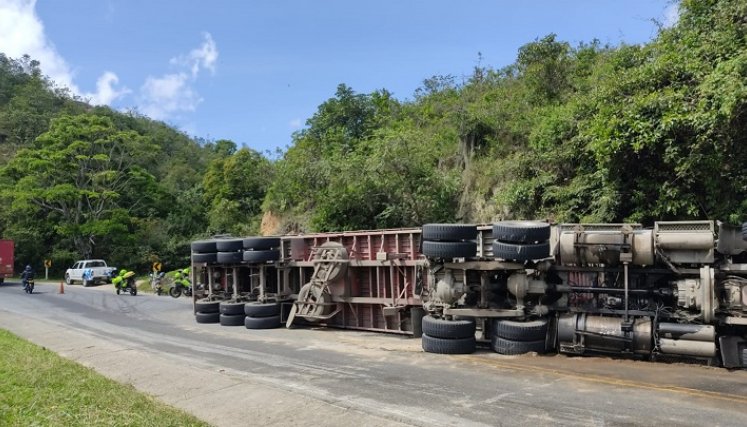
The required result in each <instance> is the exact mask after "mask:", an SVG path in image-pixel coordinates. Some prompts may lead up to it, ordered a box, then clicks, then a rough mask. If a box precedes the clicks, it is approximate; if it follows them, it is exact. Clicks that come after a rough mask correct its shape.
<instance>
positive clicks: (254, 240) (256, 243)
mask: <svg viewBox="0 0 747 427" xmlns="http://www.w3.org/2000/svg"><path fill="white" fill-rule="evenodd" d="M243 246H244V249H251V250H255V251H266V250H269V249H277V248H279V247H280V237H247V238H246V239H244V241H243Z"/></svg>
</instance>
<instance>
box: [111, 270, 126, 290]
mask: <svg viewBox="0 0 747 427" xmlns="http://www.w3.org/2000/svg"><path fill="white" fill-rule="evenodd" d="M125 274H127V270H125V269H124V268H123V269H121V270H119V273H117V275H116V276H114V278H113V279H112V284H113V285H114V287H115V288H122V287H124V275H125Z"/></svg>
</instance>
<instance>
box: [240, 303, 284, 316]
mask: <svg viewBox="0 0 747 427" xmlns="http://www.w3.org/2000/svg"><path fill="white" fill-rule="evenodd" d="M244 314H245V315H247V316H248V317H271V316H277V315H278V314H280V304H278V303H274V302H273V303H267V304H262V303H259V302H248V303H246V304H244Z"/></svg>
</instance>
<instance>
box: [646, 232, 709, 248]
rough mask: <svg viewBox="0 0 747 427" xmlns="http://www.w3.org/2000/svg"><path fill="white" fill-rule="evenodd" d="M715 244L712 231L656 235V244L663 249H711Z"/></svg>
mask: <svg viewBox="0 0 747 427" xmlns="http://www.w3.org/2000/svg"><path fill="white" fill-rule="evenodd" d="M714 245H715V240H714V238H713V234H711V233H686V232H679V233H675V232H669V233H659V234H657V235H656V246H657V247H659V248H661V249H679V250H692V251H696V250H710V249H713V246H714Z"/></svg>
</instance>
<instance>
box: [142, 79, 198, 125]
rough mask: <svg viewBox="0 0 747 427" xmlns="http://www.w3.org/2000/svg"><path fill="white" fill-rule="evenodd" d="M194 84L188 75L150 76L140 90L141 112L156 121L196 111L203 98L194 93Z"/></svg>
mask: <svg viewBox="0 0 747 427" xmlns="http://www.w3.org/2000/svg"><path fill="white" fill-rule="evenodd" d="M192 83H193V82H192V80H191V78H190V76H189V74H187V73H177V74H166V75H164V76H161V77H151V76H149V77H148V78H147V79H146V80H145V83H144V84H143V87H142V88H140V98H141V104H142V105H141V111H142V112H143V113H144V114H145V115H147V116H149V117H151V118H153V119H156V120H166V119H168V118H170V117H173V116H174V115H175V114H178V113H180V112H189V111H195V109H197V105H199V104H200V102H202V98H200V96H199V95H198V94H197V93H196V92H195V91H194V89H193V88H192Z"/></svg>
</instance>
